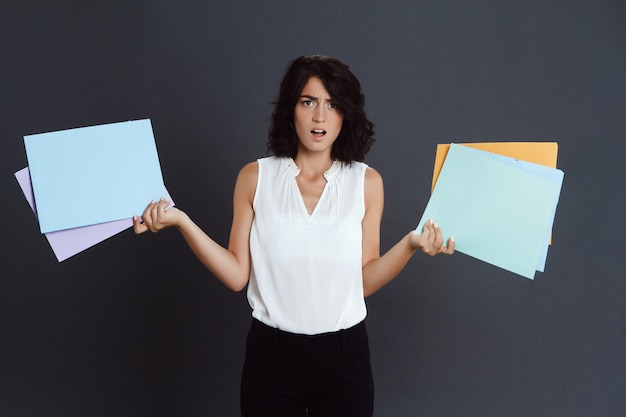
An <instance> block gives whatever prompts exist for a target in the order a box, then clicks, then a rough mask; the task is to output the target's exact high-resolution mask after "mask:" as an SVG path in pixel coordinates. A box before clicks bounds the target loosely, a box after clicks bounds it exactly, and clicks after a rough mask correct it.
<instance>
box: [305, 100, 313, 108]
mask: <svg viewBox="0 0 626 417" xmlns="http://www.w3.org/2000/svg"><path fill="white" fill-rule="evenodd" d="M302 105H303V106H306V107H311V106H312V105H313V102H312V101H311V100H304V101H303V102H302Z"/></svg>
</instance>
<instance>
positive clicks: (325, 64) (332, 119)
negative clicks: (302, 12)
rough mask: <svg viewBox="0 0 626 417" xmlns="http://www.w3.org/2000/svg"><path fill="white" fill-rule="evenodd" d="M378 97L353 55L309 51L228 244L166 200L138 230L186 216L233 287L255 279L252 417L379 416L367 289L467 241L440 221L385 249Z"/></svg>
mask: <svg viewBox="0 0 626 417" xmlns="http://www.w3.org/2000/svg"><path fill="white" fill-rule="evenodd" d="M364 104H365V99H364V95H363V93H362V92H361V86H360V83H359V81H358V79H357V78H356V77H355V76H354V74H353V73H352V72H351V71H350V69H349V68H348V66H347V65H345V64H343V63H342V62H340V61H339V60H337V59H334V58H331V57H326V56H317V55H316V56H303V57H300V58H297V59H296V60H294V61H293V62H292V63H291V65H290V66H289V67H288V68H287V71H286V73H285V75H284V77H283V80H282V82H281V87H280V92H279V97H278V100H277V102H276V103H275V109H274V112H273V114H272V126H271V129H270V132H269V143H268V147H269V148H270V150H271V151H272V152H273V154H274V155H273V156H271V157H266V158H262V159H259V160H258V161H256V162H252V163H249V164H247V165H246V166H244V167H243V168H242V169H241V171H240V172H239V175H238V178H237V182H236V184H235V190H234V198H233V199H234V202H233V204H234V207H233V208H234V212H233V223H232V228H231V233H230V240H229V244H228V248H224V247H222V246H220V245H218V244H217V243H216V242H215V241H213V240H212V239H211V238H210V237H209V236H207V235H206V234H205V233H204V232H203V231H202V230H201V229H200V228H199V227H198V226H197V225H196V224H195V223H194V222H193V221H192V220H191V219H190V218H189V217H188V216H187V215H186V214H185V213H184V212H183V211H181V210H180V209H178V208H170V209H168V210H165V209H166V207H167V206H168V204H169V202H168V201H166V200H161V201H159V202H152V203H151V204H149V205H148V207H147V208H146V210H145V212H144V213H143V216H142V220H143V221H140V219H139V218H138V217H135V218H134V229H135V232H136V233H143V232H145V231H147V230H150V231H152V232H158V231H159V230H161V229H163V228H166V227H171V226H174V227H177V228H178V229H179V230H180V232H181V234H182V235H183V237H184V238H185V240H186V241H187V243H188V244H189V246H190V248H191V249H192V250H193V252H194V253H195V254H196V256H197V257H198V258H199V259H200V261H202V262H203V263H204V265H206V267H207V268H208V269H209V270H210V271H211V272H212V273H213V274H215V275H216V276H217V277H218V278H219V279H220V280H221V281H222V282H223V283H224V284H225V285H226V286H227V287H228V288H230V289H232V290H235V291H240V290H242V289H243V288H245V287H246V286H247V288H248V301H249V303H250V306H251V308H252V317H253V319H252V326H251V329H250V332H249V334H248V340H247V347H246V359H245V364H244V369H243V376H242V384H241V410H242V415H243V416H263V417H267V416H273V417H276V416H289V417H293V416H305V415H309V416H312V417H314V416H348V415H349V416H371V415H372V413H373V397H374V386H373V381H372V374H371V367H370V358H369V348H368V341H367V333H366V330H365V324H364V319H365V316H366V308H365V301H364V297H367V296H369V295H371V294H373V293H374V292H376V291H377V290H378V289H379V288H381V287H382V286H384V285H385V284H387V283H388V282H389V281H391V280H392V279H393V278H394V277H395V276H396V275H397V274H398V273H399V272H400V271H401V270H402V268H403V267H404V266H405V265H406V263H407V262H408V261H409V259H410V258H411V256H412V255H413V254H414V253H415V252H416V251H417V250H421V251H422V252H424V253H426V254H428V255H436V254H438V253H444V254H452V253H453V252H454V240H453V239H452V238H450V240H449V242H448V244H447V246H444V245H443V237H442V233H441V230H440V229H439V228H438V226H437V224H436V223H434V222H433V221H429V222H428V223H427V224H426V225H425V226H424V229H423V230H422V233H417V232H415V231H411V232H409V233H407V235H405V236H404V237H403V238H402V239H401V240H400V241H399V242H398V243H397V244H396V245H395V246H394V247H393V248H391V249H390V250H389V251H388V252H387V253H385V254H384V255H383V256H380V222H381V218H382V213H383V181H382V178H381V176H380V175H379V174H378V172H376V171H375V170H374V169H372V168H370V167H368V166H367V165H365V164H364V163H363V162H362V161H363V159H364V157H365V154H366V153H367V152H368V150H369V149H370V147H371V145H372V143H373V141H374V139H373V124H372V123H371V122H370V121H369V120H368V119H367V117H366V115H365V112H364ZM307 413H308V414H307Z"/></svg>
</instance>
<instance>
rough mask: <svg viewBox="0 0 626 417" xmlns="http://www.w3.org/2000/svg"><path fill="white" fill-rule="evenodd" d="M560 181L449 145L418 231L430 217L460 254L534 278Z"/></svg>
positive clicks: (549, 171)
mask: <svg viewBox="0 0 626 417" xmlns="http://www.w3.org/2000/svg"><path fill="white" fill-rule="evenodd" d="M562 181H563V172H562V171H560V170H558V169H553V168H548V167H545V166H541V165H537V164H532V163H529V162H524V161H518V160H516V159H513V158H508V157H504V156H501V155H496V154H490V153H488V152H484V151H480V150H477V149H471V148H467V147H464V146H459V145H455V144H452V145H451V147H450V151H449V152H448V155H447V157H446V160H445V162H444V165H443V167H442V169H441V173H440V175H439V178H438V180H437V184H436V186H435V189H434V190H433V193H432V195H431V197H430V200H429V202H428V205H427V206H426V209H425V211H424V215H423V216H422V219H421V220H420V222H419V224H418V227H417V230H418V231H421V230H422V227H423V225H424V223H425V222H426V221H427V220H428V219H430V218H432V219H434V220H435V221H436V222H437V223H438V224H439V226H440V227H441V229H442V232H443V233H444V238H445V239H446V240H447V239H448V237H449V236H450V235H453V236H454V237H455V240H456V248H457V250H458V251H459V252H463V253H465V254H467V255H469V256H472V257H475V258H477V259H480V260H483V261H485V262H488V263H490V264H493V265H496V266H498V267H501V268H504V269H506V270H509V271H511V272H514V273H517V274H519V275H522V276H524V277H527V278H531V279H532V278H533V277H534V274H535V270H537V269H539V270H542V269H543V264H545V256H546V254H547V247H548V240H549V236H550V230H551V228H552V224H553V221H554V215H555V213H556V206H557V203H558V199H559V195H560V191H561V184H562Z"/></svg>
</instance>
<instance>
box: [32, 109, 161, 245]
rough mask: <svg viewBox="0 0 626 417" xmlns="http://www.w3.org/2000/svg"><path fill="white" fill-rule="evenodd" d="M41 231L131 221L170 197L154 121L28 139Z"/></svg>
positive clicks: (112, 124)
mask: <svg viewBox="0 0 626 417" xmlns="http://www.w3.org/2000/svg"><path fill="white" fill-rule="evenodd" d="M24 145H25V147H26V154H27V157H28V164H29V168H30V175H31V181H32V186H33V193H34V196H35V203H36V206H37V213H38V216H39V225H40V230H41V232H42V233H49V232H54V231H59V230H66V229H71V228H75V227H82V226H89V225H94V224H99V223H104V222H110V221H116V220H121V219H128V218H130V217H132V216H133V215H137V214H141V213H143V210H144V209H145V207H146V205H147V204H148V203H149V202H150V201H151V200H158V199H159V198H161V197H163V196H165V195H166V189H165V185H164V183H163V176H162V174H161V166H160V164H159V158H158V154H157V149H156V144H155V141H154V135H153V133H152V124H151V122H150V120H148V119H145V120H137V121H129V122H120V123H111V124H105V125H99V126H90V127H83V128H77V129H69V130H63V131H58V132H50V133H41V134H36V135H28V136H24Z"/></svg>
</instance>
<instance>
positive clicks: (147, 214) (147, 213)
mask: <svg viewBox="0 0 626 417" xmlns="http://www.w3.org/2000/svg"><path fill="white" fill-rule="evenodd" d="M155 204H156V202H155V201H152V202H151V203H150V204H148V206H147V207H146V209H145V210H144V212H143V214H142V215H141V218H142V220H143V224H144V225H145V226H146V227H147V228H148V230H150V231H152V232H154V228H153V225H152V224H153V223H154V213H153V209H154V205H155Z"/></svg>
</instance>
